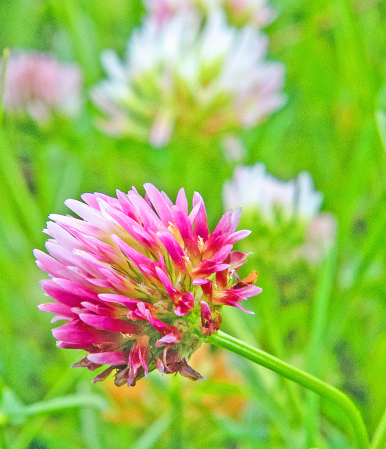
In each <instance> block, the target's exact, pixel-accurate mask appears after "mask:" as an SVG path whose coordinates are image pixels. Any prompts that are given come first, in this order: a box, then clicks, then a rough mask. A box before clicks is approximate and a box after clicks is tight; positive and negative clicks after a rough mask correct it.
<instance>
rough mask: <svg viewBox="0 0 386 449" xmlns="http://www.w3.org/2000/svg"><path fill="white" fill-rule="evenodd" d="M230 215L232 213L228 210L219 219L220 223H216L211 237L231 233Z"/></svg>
mask: <svg viewBox="0 0 386 449" xmlns="http://www.w3.org/2000/svg"><path fill="white" fill-rule="evenodd" d="M232 215H233V211H231V210H228V212H226V213H225V214H224V215H223V216H222V217H221V218H220V221H219V222H218V223H217V226H216V228H215V230H214V231H213V233H212V237H216V236H218V235H220V234H229V233H230V232H232V231H231V230H230V229H231V224H232Z"/></svg>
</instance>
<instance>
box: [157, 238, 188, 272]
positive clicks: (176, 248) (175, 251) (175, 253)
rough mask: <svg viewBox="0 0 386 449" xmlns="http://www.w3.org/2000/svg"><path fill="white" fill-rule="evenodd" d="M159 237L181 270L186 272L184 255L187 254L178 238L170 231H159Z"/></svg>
mask: <svg viewBox="0 0 386 449" xmlns="http://www.w3.org/2000/svg"><path fill="white" fill-rule="evenodd" d="M157 237H158V238H159V239H160V240H161V242H162V243H163V245H164V246H165V248H166V251H167V252H168V253H169V255H170V257H171V258H172V259H173V262H174V263H175V264H176V265H177V267H178V268H179V270H180V271H183V272H185V273H186V267H185V259H184V257H186V256H187V254H186V253H185V251H184V250H183V249H182V248H181V246H180V244H179V243H178V242H177V240H176V239H175V238H174V237H173V236H172V235H171V234H170V233H168V232H158V234H157Z"/></svg>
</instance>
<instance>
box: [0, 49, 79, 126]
mask: <svg viewBox="0 0 386 449" xmlns="http://www.w3.org/2000/svg"><path fill="white" fill-rule="evenodd" d="M82 87H83V79H82V72H81V70H80V68H79V67H78V66H77V64H75V63H60V62H59V61H57V60H56V59H55V58H53V57H51V56H49V55H47V54H45V53H39V52H37V51H20V52H15V53H11V56H10V58H9V60H8V64H7V71H6V82H5V92H4V110H5V111H6V112H8V113H14V114H21V115H23V114H28V115H30V116H31V117H32V118H34V119H35V120H36V121H38V122H47V121H49V120H50V118H51V116H52V114H62V115H66V116H74V115H76V114H78V113H79V111H80V108H81V104H82V98H81V90H82Z"/></svg>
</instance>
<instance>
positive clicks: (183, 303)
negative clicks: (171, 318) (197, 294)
mask: <svg viewBox="0 0 386 449" xmlns="http://www.w3.org/2000/svg"><path fill="white" fill-rule="evenodd" d="M193 306H194V295H193V293H191V292H187V293H185V295H184V296H183V297H182V298H180V299H179V300H178V303H177V308H176V309H175V310H174V313H175V314H176V315H177V316H184V315H186V314H188V313H189V312H190V311H191V310H192V308H193Z"/></svg>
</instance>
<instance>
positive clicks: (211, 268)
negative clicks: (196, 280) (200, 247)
mask: <svg viewBox="0 0 386 449" xmlns="http://www.w3.org/2000/svg"><path fill="white" fill-rule="evenodd" d="M228 267H229V265H228V264H223V263H218V262H214V261H212V260H203V261H202V262H200V263H199V264H198V265H196V266H195V267H194V269H193V275H194V276H210V275H211V274H213V273H216V272H217V271H223V270H226V269H227V268H228Z"/></svg>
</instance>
